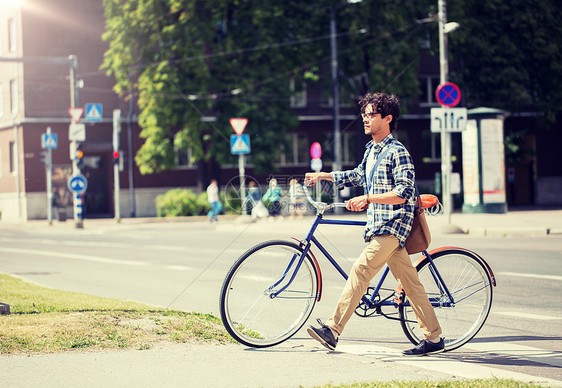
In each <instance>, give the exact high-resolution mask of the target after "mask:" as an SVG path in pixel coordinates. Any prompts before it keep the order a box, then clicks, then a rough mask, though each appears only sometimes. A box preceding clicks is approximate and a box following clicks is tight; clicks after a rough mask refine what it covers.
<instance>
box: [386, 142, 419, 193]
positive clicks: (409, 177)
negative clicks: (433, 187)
mask: <svg viewBox="0 0 562 388" xmlns="http://www.w3.org/2000/svg"><path fill="white" fill-rule="evenodd" d="M392 175H393V176H394V183H395V186H394V188H393V189H392V192H393V193H394V194H396V195H397V196H399V197H400V198H404V199H405V200H406V202H409V201H410V200H413V198H414V194H415V192H414V191H415V190H414V182H415V179H416V176H415V169H414V163H413V161H412V157H411V156H410V154H409V153H407V152H397V153H396V154H395V156H394V160H393V167H392Z"/></svg>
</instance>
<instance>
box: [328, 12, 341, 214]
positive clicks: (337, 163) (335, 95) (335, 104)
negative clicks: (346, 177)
mask: <svg viewBox="0 0 562 388" xmlns="http://www.w3.org/2000/svg"><path fill="white" fill-rule="evenodd" d="M336 36H337V29H336V7H335V6H334V5H333V4H332V5H331V6H330V52H331V70H332V120H333V126H334V163H333V165H332V170H333V171H340V170H341V169H342V157H341V131H340V90H339V89H340V87H339V82H338V71H339V64H338V44H337V41H336ZM334 202H341V199H340V192H339V190H338V189H337V188H336V187H335V186H334ZM334 212H335V213H336V214H339V213H341V209H340V208H335V209H334Z"/></svg>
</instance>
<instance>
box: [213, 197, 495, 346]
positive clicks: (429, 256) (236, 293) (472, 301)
mask: <svg viewBox="0 0 562 388" xmlns="http://www.w3.org/2000/svg"><path fill="white" fill-rule="evenodd" d="M307 195H308V200H309V202H310V203H311V204H312V206H313V207H314V208H315V209H316V218H315V219H314V222H313V224H312V226H311V228H310V230H309V232H308V234H307V236H306V237H305V239H303V240H298V239H296V238H293V239H294V240H295V241H294V242H293V241H286V240H270V241H265V242H262V243H260V244H257V245H255V246H254V247H252V248H250V249H249V250H248V251H246V252H245V253H244V254H242V256H240V257H239V258H238V260H236V262H235V263H234V264H233V265H232V267H231V268H230V270H229V271H228V273H227V275H226V278H225V280H224V282H223V285H222V289H221V293H220V302H219V303H220V315H221V320H222V322H223V324H224V326H225V328H226V330H227V331H228V333H229V334H230V335H231V336H232V337H233V338H234V339H235V340H237V341H238V342H240V343H241V344H243V345H246V346H250V347H255V348H263V347H269V346H274V345H278V344H280V343H281V342H283V341H286V340H288V339H289V338H291V337H292V336H293V335H295V334H296V333H297V332H298V331H299V330H300V329H301V327H302V326H303V325H304V324H305V322H306V321H307V320H308V318H309V316H310V314H311V313H312V310H313V309H314V306H315V304H316V302H317V301H320V299H321V297H322V272H321V271H320V266H319V265H318V261H317V259H316V257H315V255H314V253H313V252H312V250H311V247H312V244H314V245H315V246H316V248H318V250H320V252H321V253H322V254H323V255H324V256H325V257H326V259H327V260H328V261H329V262H330V263H331V264H332V265H333V266H334V268H335V269H336V270H337V271H338V272H339V273H340V274H341V275H342V276H343V278H344V279H347V277H348V276H347V274H346V273H345V271H344V270H343V269H342V268H341V266H340V265H339V264H338V263H337V262H336V260H335V259H334V258H333V257H332V255H330V253H329V252H328V251H327V250H326V248H325V247H324V246H323V245H322V244H321V243H320V242H319V241H318V240H317V239H316V237H315V236H314V232H315V231H316V229H317V227H318V226H319V225H343V226H350V225H356V226H365V225H366V221H354V220H336V219H325V218H324V213H325V212H326V211H328V210H330V209H333V208H335V207H345V204H344V203H332V204H326V203H324V202H316V201H314V200H313V199H312V198H311V197H310V194H309V193H308V190H307ZM421 198H422V207H423V208H424V210H425V211H426V212H427V213H429V214H435V213H436V212H439V209H440V206H441V205H440V204H439V200H438V199H437V197H435V196H433V195H429V194H424V195H422V196H421ZM414 267H415V268H416V269H417V271H418V275H419V277H420V281H421V282H422V284H423V285H424V287H425V290H426V293H427V295H428V297H429V300H430V302H431V304H432V306H434V309H435V312H436V314H437V317H438V319H439V323H440V325H441V327H442V330H443V333H442V335H443V336H444V338H445V351H451V350H454V349H457V348H459V347H460V346H462V345H464V344H465V343H467V342H468V341H470V340H471V339H472V338H473V337H474V336H475V335H476V334H477V333H478V331H479V330H480V329H481V328H482V326H483V325H484V322H485V321H486V319H487V317H488V314H489V312H490V309H491V306H492V293H493V286H495V285H496V281H495V277H494V274H493V272H492V269H491V268H490V266H489V265H488V263H486V261H485V260H484V259H483V258H482V257H480V256H479V255H478V254H476V253H474V252H472V251H469V250H468V249H464V248H460V247H441V248H437V249H433V250H431V251H427V250H426V251H423V252H422V254H421V256H420V257H419V258H418V259H417V261H416V262H415V263H414ZM438 267H439V269H438ZM389 271H390V270H389V268H388V266H386V267H385V269H384V270H383V273H382V278H381V279H380V280H379V282H378V283H377V285H376V286H374V287H369V288H368V289H367V292H366V293H365V295H364V296H363V297H362V299H361V302H360V303H359V305H358V306H357V308H356V310H355V313H356V314H357V315H359V316H361V317H371V316H384V317H385V318H388V319H393V320H398V321H400V324H401V326H402V329H403V331H404V334H405V335H406V337H407V338H408V339H409V340H410V341H411V342H412V343H413V344H415V345H417V344H418V343H419V342H420V341H421V340H422V339H423V335H422V333H421V330H420V329H419V327H418V324H417V321H416V320H415V316H414V313H413V310H412V308H411V306H410V304H409V302H408V296H407V295H406V294H405V292H404V290H402V288H401V287H400V286H399V285H398V287H397V288H395V289H388V288H383V283H384V281H385V279H386V278H387V276H388V274H389ZM383 308H384V309H385V311H383ZM389 308H393V309H394V310H393V312H389V311H388V310H387V309H389ZM396 310H397V311H396ZM396 314H397V315H398V318H396V317H394V316H393V315H396Z"/></svg>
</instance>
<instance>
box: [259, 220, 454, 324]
mask: <svg viewBox="0 0 562 388" xmlns="http://www.w3.org/2000/svg"><path fill="white" fill-rule="evenodd" d="M366 224H367V223H366V222H365V221H349V220H326V219H324V217H323V215H322V214H318V215H317V216H316V219H315V220H314V223H313V224H312V227H311V228H310V231H309V232H308V234H307V236H306V239H305V240H302V241H301V244H302V245H303V252H302V254H301V255H297V254H295V255H293V258H292V259H291V261H290V262H289V265H288V266H287V269H286V270H285V272H284V273H283V275H282V276H281V278H280V279H279V280H278V281H277V282H276V283H275V284H274V285H272V286H271V287H270V288H269V290H270V291H273V290H274V289H275V287H277V286H278V285H279V284H281V283H282V282H283V281H284V280H285V279H286V278H287V275H289V273H291V268H292V267H293V265H294V264H295V262H296V265H295V267H294V270H292V274H291V277H290V279H289V280H288V281H287V284H285V285H284V286H283V287H281V288H280V289H279V290H277V291H275V292H272V293H271V294H270V295H269V296H270V297H271V298H275V297H277V296H279V294H281V293H282V292H283V291H284V290H285V289H286V288H287V287H288V286H289V285H290V284H291V283H292V282H293V280H294V279H295V277H296V274H297V272H298V271H299V268H300V266H301V264H302V262H303V261H304V259H305V257H306V255H307V254H308V252H309V251H310V247H311V246H312V243H314V245H316V247H317V248H318V249H319V250H320V252H322V253H323V254H324V256H325V257H326V258H327V259H328V261H329V262H330V263H331V264H332V265H333V266H334V268H336V270H337V271H338V272H339V273H340V274H341V275H342V276H343V278H344V279H346V280H347V278H348V275H347V273H345V271H344V270H343V269H342V268H341V266H340V265H339V264H338V263H337V262H336V260H334V258H333V257H332V256H331V255H330V254H329V253H328V251H327V250H326V248H324V246H323V245H322V244H321V243H320V241H318V239H316V237H314V232H315V231H316V228H317V227H318V226H319V225H344V226H351V225H355V226H365V225H366ZM423 255H424V256H425V257H427V259H428V260H429V270H430V272H431V275H432V276H433V279H434V280H435V283H436V284H437V287H438V288H439V291H440V293H441V295H446V296H447V298H445V299H446V300H443V299H442V298H435V297H434V298H431V297H430V298H429V301H430V302H431V305H432V306H434V307H452V306H454V305H455V301H454V298H453V295H452V294H451V292H450V291H449V289H448V288H447V285H446V284H445V282H444V281H443V278H442V277H441V274H440V273H439V271H438V270H437V268H436V267H435V265H434V263H433V259H432V257H431V255H430V254H429V252H428V251H423ZM299 256H300V257H299ZM297 258H299V259H298V261H297ZM389 272H390V268H388V266H386V267H385V269H384V272H383V274H382V277H381V279H380V281H379V282H378V284H377V286H376V287H375V289H374V290H373V292H372V294H371V296H370V297H368V296H367V295H364V296H363V298H362V301H363V303H365V305H366V307H367V308H378V307H381V306H394V307H396V306H398V304H399V303H401V304H403V305H404V306H409V303H408V301H400V302H396V301H395V300H394V299H392V296H393V295H391V296H390V297H388V298H386V299H384V300H382V301H379V302H376V301H375V298H376V297H377V295H378V294H379V291H380V289H381V287H382V285H383V283H384V281H385V279H386V277H387V276H388V273H389ZM387 318H388V317H387Z"/></svg>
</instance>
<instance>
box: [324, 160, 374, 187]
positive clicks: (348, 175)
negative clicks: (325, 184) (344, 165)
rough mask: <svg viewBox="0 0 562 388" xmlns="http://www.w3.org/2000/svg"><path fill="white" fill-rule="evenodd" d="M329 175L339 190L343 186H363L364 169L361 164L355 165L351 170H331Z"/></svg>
mask: <svg viewBox="0 0 562 388" xmlns="http://www.w3.org/2000/svg"><path fill="white" fill-rule="evenodd" d="M330 175H331V176H332V181H333V182H334V183H335V185H336V187H337V188H338V189H340V190H341V189H343V188H344V187H354V186H363V184H364V181H365V180H364V177H365V171H364V170H363V168H362V166H361V165H359V166H357V167H356V168H354V169H353V170H348V171H332V172H331V173H330Z"/></svg>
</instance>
